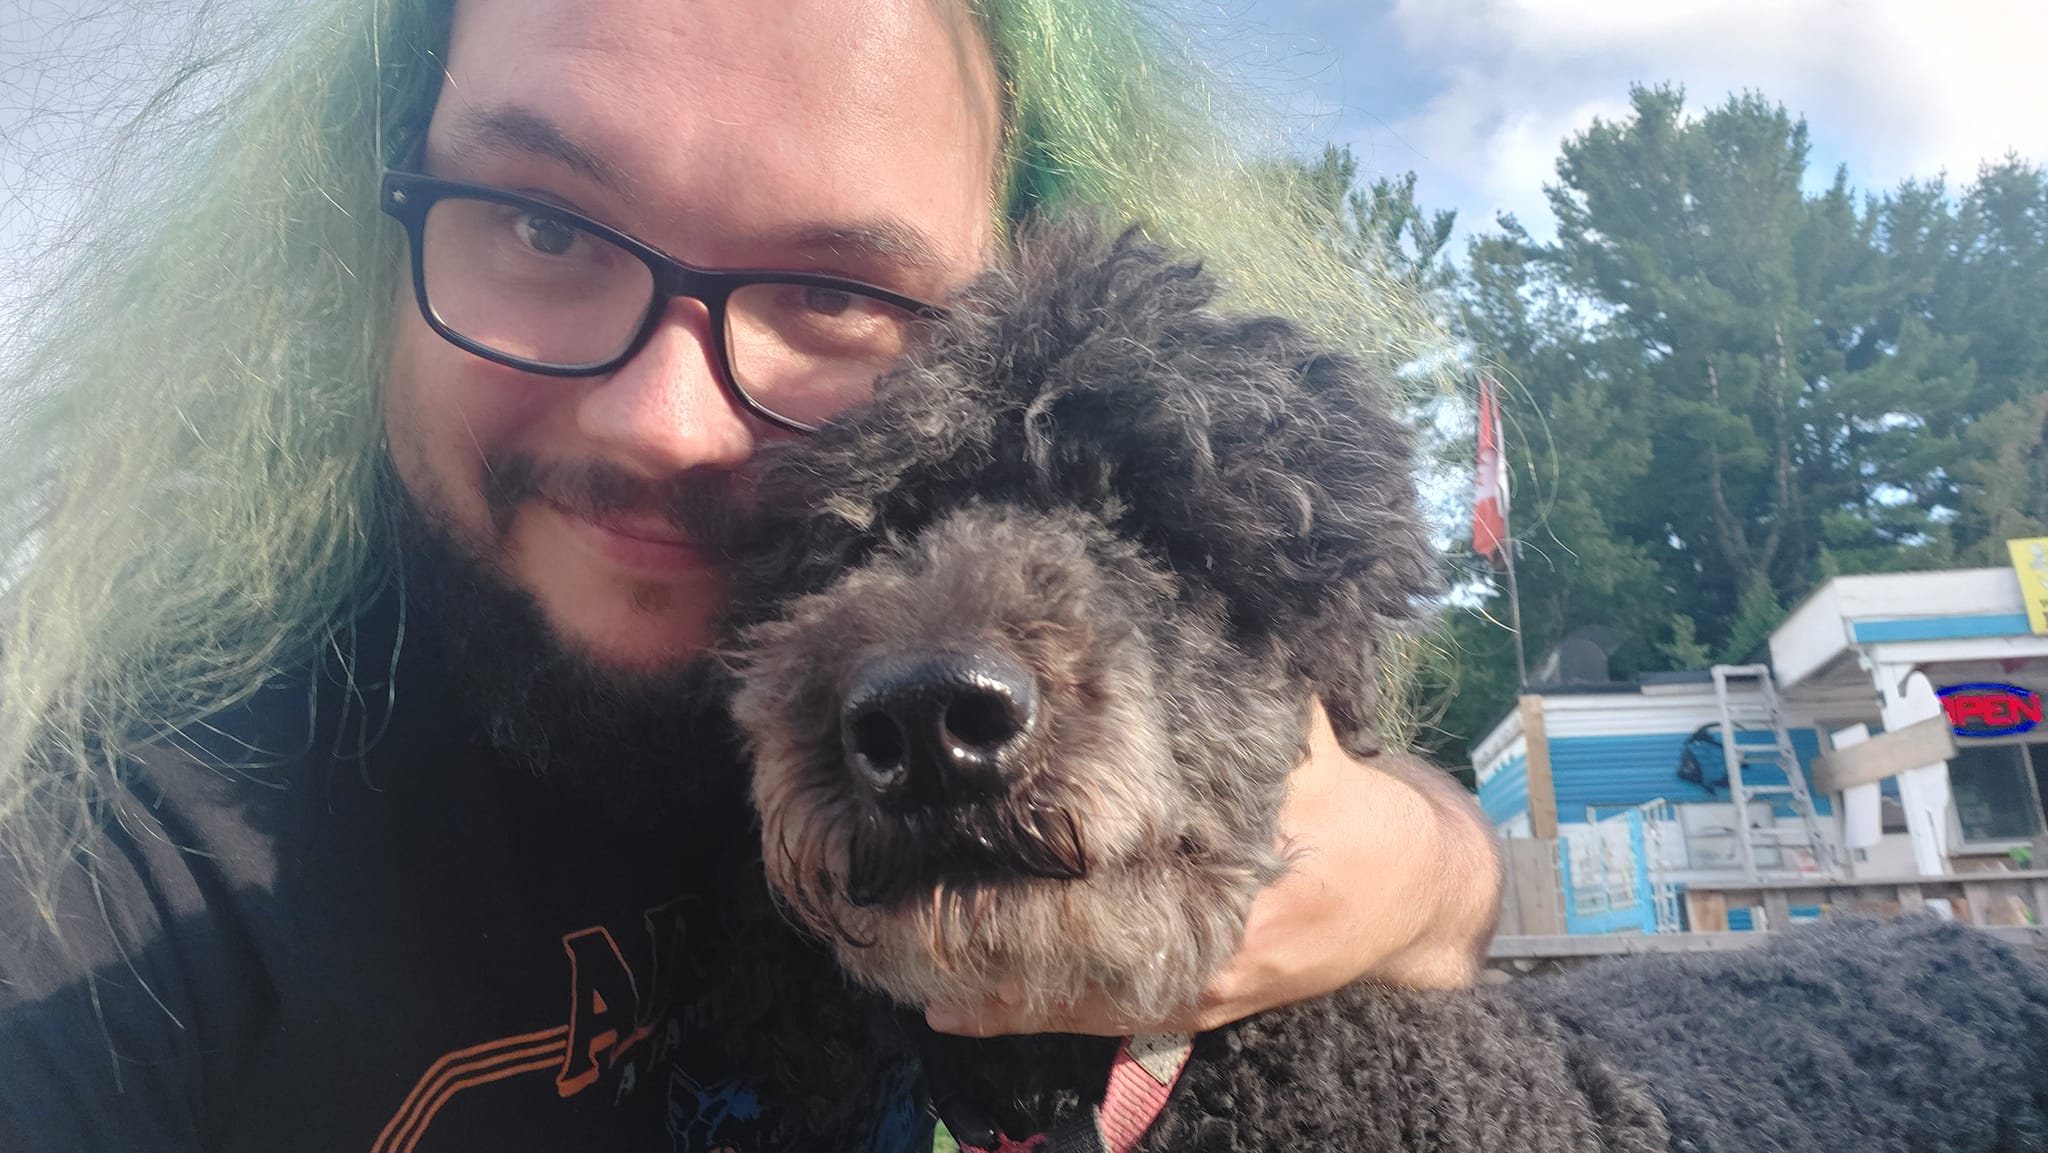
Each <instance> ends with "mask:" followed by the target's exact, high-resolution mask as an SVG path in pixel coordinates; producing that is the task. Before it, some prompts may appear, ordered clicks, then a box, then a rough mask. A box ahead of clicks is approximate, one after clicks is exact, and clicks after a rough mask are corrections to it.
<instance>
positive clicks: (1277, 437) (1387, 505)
mask: <svg viewBox="0 0 2048 1153" xmlns="http://www.w3.org/2000/svg"><path fill="white" fill-rule="evenodd" d="M1016 267H1017V272H1016V274H1015V275H1016V277H1017V279H1018V280H1019V282H1020V284H1021V286H1022V289H1023V295H1024V297H1025V300H1026V302H1027V303H1026V304H1025V306H1024V307H1023V308H1021V309H1018V310H1015V312H1014V313H1013V315H1015V316H1016V317H1018V318H1019V319H1020V322H1021V323H1024V324H1029V325H1033V326H1035V327H1034V332H1035V335H1033V334H1027V333H1024V332H1014V333H1013V338H1014V339H1015V340H1016V341H1018V342H1021V344H1022V345H1023V346H1024V347H1027V348H1031V349H1033V355H1032V358H1031V360H1032V369H1033V371H1032V377H1033V379H1032V380H1031V381H1029V382H1026V383H1022V384H1019V385H1018V386H1017V387H1021V388H1023V389H1025V390H1026V395H1025V396H1023V397H1022V398H1021V400H1020V404H1021V405H1022V408H1023V429H1022V431H1023V433H1024V436H1023V438H1022V440H1023V444H1024V445H1025V446H1026V452H1027V453H1028V454H1029V458H1030V459H1029V460H1028V462H1027V466H1028V468H1029V471H1030V472H1031V473H1032V474H1033V475H1034V476H1036V477H1037V478H1039V481H1040V483H1042V484H1045V485H1047V486H1050V487H1054V488H1057V489H1060V490H1063V491H1062V492H1060V493H1056V494H1053V495H1054V496H1055V498H1056V499H1057V498H1061V497H1064V498H1065V499H1080V500H1084V501H1085V500H1093V499H1100V498H1101V497H1102V495H1103V492H1102V491H1101V490H1106V492H1107V494H1108V498H1109V499H1110V500H1111V501H1113V502H1114V503H1115V504H1117V505H1120V506H1121V507H1120V509H1119V510H1118V511H1117V514H1116V515H1117V517H1118V519H1119V521H1120V524H1119V528H1120V529H1121V530H1122V531H1125V532H1127V533H1129V534H1130V535H1132V536H1134V537H1136V538H1137V539H1139V540H1142V541H1144V542H1146V543H1147V544H1149V545H1150V546H1152V547H1153V548H1155V549H1157V550H1159V551H1160V552H1161V553H1162V554H1163V555H1164V557H1165V558H1166V560H1167V562H1168V564H1169V566H1170V567H1171V568H1172V569H1173V570H1174V571H1175V572H1176V573H1179V574H1181V575H1182V576H1183V578H1184V579H1186V580H1189V581H1190V582H1193V583H1197V584H1201V585H1206V586H1208V587H1209V588H1211V589H1213V590H1215V591H1216V592H1217V593H1219V594H1221V596H1222V599H1223V601H1224V603H1225V604H1226V605H1227V606H1228V608H1229V612H1230V616H1231V623H1232V625H1233V627H1234V629H1235V630H1236V632H1237V633H1238V639H1239V641H1240V643H1243V644H1246V645H1247V646H1251V647H1263V646H1275V647H1277V648H1278V650H1279V651H1280V652H1281V653H1283V654H1284V655H1285V656H1286V657H1287V659H1288V660H1289V661H1290V662H1291V663H1292V664H1293V665H1294V666H1295V668H1296V669H1297V671H1298V672H1299V673H1300V675H1301V676H1302V677H1303V678H1304V679H1305V680H1306V681H1307V682H1308V683H1309V684H1310V685H1311V686H1312V687H1313V688H1314V690H1315V691H1316V692H1317V693H1318V694H1319V695H1321V696H1322V697H1323V699H1324V701H1325V703H1326V705H1327V706H1328V708H1329V711H1330V715H1331V719H1332V721H1333V723H1334V724H1335V725H1336V727H1337V729H1338V735H1339V736H1340V738H1342V739H1343V740H1344V743H1345V744H1346V746H1347V747H1350V748H1351V749H1352V750H1353V751H1355V752H1363V751H1366V750H1367V749H1369V748H1370V746H1371V745H1372V743H1373V736H1372V733H1371V731H1370V730H1371V723H1370V721H1371V718H1372V716H1373V715H1374V708H1373V694H1374V689H1375V686H1376V684H1377V682H1378V675H1377V673H1378V660H1377V656H1376V650H1377V642H1378V641H1379V639H1380V638H1381V636H1382V635H1383V634H1384V632H1385V631H1386V630H1387V629H1389V628H1391V627H1398V626H1399V625H1400V624H1401V623H1403V622H1406V621H1408V620H1410V619H1412V618H1414V617H1415V616H1416V615H1417V613H1418V611H1419V610H1420V607H1421V602H1422V601H1423V599H1424V598H1426V597H1428V596H1429V595H1431V594H1432V593H1434V592H1436V591H1437V590H1438V588H1439V570H1438V566H1437V561H1436V556H1435V553H1434V551H1433V549H1432V548H1431V547H1430V543H1429V540H1428V535H1427V532H1426V530H1425V528H1424V523H1423V520H1422V517H1421V515H1420V512H1419V509H1418V507H1417V501H1416V492H1415V480H1414V476H1413V471H1414V447H1413V440H1414V437H1413V434H1412V433H1411V431H1410V429H1409V428H1408V426H1407V424H1406V423H1405V421H1404V419H1403V417H1402V414H1401V412H1400V411H1399V408H1398V405H1397V402H1396V400H1395V398H1394V396H1393V395H1392V393H1391V392H1390V391H1389V390H1388V389H1387V388H1386V387H1385V386H1384V385H1383V383H1382V382H1381V380H1380V378H1379V377H1378V376H1377V375H1376V374H1375V373H1374V372H1373V371H1371V370H1370V369H1369V368H1368V367H1367V366H1366V365H1365V364H1364V363H1363V362H1361V361H1360V360H1358V359H1356V358H1353V357H1351V356H1348V355H1346V354H1344V353H1342V352H1340V351H1338V350H1336V349H1334V348H1332V347H1330V345H1329V344H1328V343H1327V342H1325V341H1321V340H1318V339H1316V338H1315V337H1313V336H1311V335H1310V334H1309V333H1308V332H1307V331H1306V330H1305V329H1304V328H1302V327H1301V326H1299V325H1297V324H1294V323H1292V322H1290V321H1287V320H1284V319H1281V318H1277V317H1271V316H1242V315H1230V314H1227V313H1224V312H1222V311H1220V310H1218V309H1217V308H1216V307H1214V304H1213V302H1214V299H1215V294H1216V285H1215V283H1214V281H1213V280H1212V279H1211V278H1210V277H1209V276H1208V275H1206V274H1205V273H1203V272H1202V270H1201V268H1200V266H1199V265H1198V264H1197V263H1195V262H1193V261H1189V260H1186V259H1181V258H1178V257H1176V256H1174V255H1173V254H1171V253H1169V252H1167V251H1165V250H1163V249H1161V248H1159V247H1158V246H1155V245H1153V244H1150V243H1148V242H1146V241H1145V240H1143V239H1142V238H1141V237H1140V236H1139V235H1138V234H1137V233H1136V232H1135V231H1131V232H1125V233H1124V234H1123V235H1122V236H1120V237H1117V238H1114V239H1106V238H1104V236H1103V234H1102V233H1101V232H1100V230H1097V229H1093V228H1091V227H1089V226H1088V225H1086V224H1085V223H1083V224H1073V223H1067V224H1061V225H1055V226H1045V227H1042V228H1041V229H1040V230H1039V231H1037V232H1036V233H1033V234H1028V235H1026V236H1025V237H1024V238H1023V240H1022V243H1021V246H1020V255H1019V259H1018V261H1017V265H1016Z"/></svg>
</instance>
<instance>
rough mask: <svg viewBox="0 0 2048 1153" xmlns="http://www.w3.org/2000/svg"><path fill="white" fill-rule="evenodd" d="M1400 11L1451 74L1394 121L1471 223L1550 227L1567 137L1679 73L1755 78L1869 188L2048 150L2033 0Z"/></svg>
mask: <svg viewBox="0 0 2048 1153" xmlns="http://www.w3.org/2000/svg"><path fill="white" fill-rule="evenodd" d="M1389 23H1390V25H1391V27H1392V28H1393V29H1395V31H1396V32H1397V34H1398V35H1399V37H1400V38H1401V40H1402V44H1403V48H1404V50H1405V51H1406V53H1407V54H1408V55H1409V56H1410V58H1411V60H1412V61H1413V62H1414V63H1418V64H1421V65H1422V66H1423V67H1424V68H1425V69H1427V70H1430V71H1433V72H1434V73H1435V74H1436V75H1438V76H1440V77H1441V78H1442V81H1443V86H1442V87H1441V88H1440V89H1439V90H1438V91H1437V93H1436V94H1435V96H1434V97H1433V98H1431V99H1430V100H1429V101H1428V102H1427V103H1426V105H1425V106H1424V107H1423V108H1422V109H1421V110H1420V111H1418V112H1416V113H1415V114H1413V115H1412V116H1410V117H1408V118H1406V119H1404V120H1402V121H1400V122H1398V123H1396V124H1395V125H1394V126H1393V127H1392V129H1391V130H1390V132H1389V133H1388V134H1390V135H1392V136H1393V137H1395V138H1397V139H1398V140H1400V141H1401V142H1403V144H1404V148H1403V149H1402V152H1403V153H1404V154H1405V155H1406V156H1410V157H1412V163H1413V165H1414V166H1415V167H1417V168H1419V169H1421V170H1422V172H1423V184H1424V189H1425V195H1427V190H1428V189H1430V188H1432V187H1435V188H1438V189H1442V190H1443V192H1441V193H1439V195H1448V196H1449V197H1450V199H1451V200H1452V201H1454V202H1455V206H1456V207H1458V208H1459V209H1460V210H1461V211H1460V215H1461V217H1462V218H1463V220H1464V223H1466V224H1467V225H1468V226H1483V225H1484V224H1485V223H1486V222H1488V221H1490V220H1491V218H1492V215H1493V213H1494V212H1495V211H1497V210H1501V209H1506V210H1510V211H1514V212H1516V213H1517V214H1518V215H1520V216H1521V217H1522V218H1523V219H1524V221H1525V222H1526V223H1529V224H1531V225H1534V226H1537V227H1539V228H1542V229H1544V230H1547V229H1548V227H1549V215H1548V210H1547V207H1546V206H1545V204H1544V202H1543V199H1542V194H1541V191H1540V189H1541V186H1542V184H1543V183H1544V182H1546V181H1548V180H1551V179H1553V178H1554V166H1555V162H1556V158H1557V154H1558V145H1559V143H1560V142H1561V141H1562V139H1563V138H1564V137H1565V136H1567V135H1569V134H1571V133H1573V132H1577V131H1580V130H1583V129H1584V128H1585V127H1586V126H1587V125H1589V124H1590V123H1591V122H1592V120H1593V118H1594V117H1595V116H1602V117H1614V116H1617V115H1622V114H1625V112H1626V94H1627V90H1628V86H1629V85H1630V84H1631V83H1634V82H1643V83H1659V82H1664V81H1670V82H1675V83H1678V84H1682V85H1684V86H1685V88H1686V91H1687V94H1688V102H1689V103H1690V104H1691V105H1692V106H1693V107H1695V108H1699V107H1704V106H1708V105H1711V104H1716V103H1719V102H1720V101H1721V100H1722V99H1724V98H1725V97H1726V96H1727V95H1728V94H1729V93H1730V92H1734V91H1740V90H1744V89H1753V90H1756V91H1760V92H1762V93H1764V94H1765V95H1767V96H1768V97H1770V98H1771V99H1774V100H1777V101H1780V102H1782V103H1783V104H1784V105H1785V106H1786V107H1787V108H1788V109H1790V110H1791V111H1792V112H1794V113H1795V114H1802V115H1804V116H1806V118H1807V119H1808V121H1809V123H1810V124H1811V126H1812V131H1813V136H1814V140H1815V142H1816V145H1817V148H1818V151H1819V152H1820V153H1821V155H1822V156H1823V157H1840V158H1841V159H1842V160H1844V161H1846V162H1847V163H1848V164H1849V166H1850V177H1851V180H1852V181H1853V182H1854V183H1855V184H1857V185H1858V186H1859V187H1862V188H1865V189H1882V188H1885V187H1888V186H1890V185H1892V184H1895V183H1896V182H1897V181H1899V180H1901V179H1904V178H1906V177H1910V176H1932V175H1934V174H1935V173H1937V172H1940V171H1944V170H1945V171H1947V172H1948V173H1949V175H1950V177H1951V182H1952V184H1960V183H1964V182H1967V181H1968V180H1969V179H1970V178H1971V177H1973V176H1974V175H1975V174H1976V171H1977V168H1978V166H1979V165H1980V164H1982V163H1984V162H1986V161H1991V160H1996V159H1998V158H1999V157H2001V156H2003V155H2004V154H2006V153H2007V152H2009V151H2010V152H2018V153H2020V154H2021V155H2023V156H2026V157H2029V158H2031V159H2034V160H2036V161H2042V160H2048V70H2044V69H2041V68H2039V67H2038V66H2037V63H2036V61H2037V58H2038V54H2039V51H2040V46H2041V45H2042V44H2043V43H2048V5H2044V4H2040V3H2037V2H2035V0H1947V2H1945V3H1934V2H1932V0H1857V2H1853V3H1852V2H1850V0H1637V2H1627V0H1618V2H1617V0H1394V5H1393V10H1392V12H1391V14H1390V20H1389ZM1358 135H1360V136H1363V137H1368V138H1371V137H1379V138H1381V139H1384V137H1383V136H1381V134H1380V133H1378V132H1375V131H1374V130H1373V129H1372V128H1371V127H1370V126H1364V125H1361V126H1359V130H1358ZM1396 159H1399V158H1398V157H1397V158H1396ZM1402 166H1405V165H1400V164H1390V165H1386V167H1389V168H1392V167H1402ZM1822 175H1823V176H1824V175H1825V174H1824V173H1823V174H1822Z"/></svg>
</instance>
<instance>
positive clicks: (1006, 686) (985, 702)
mask: <svg viewBox="0 0 2048 1153" xmlns="http://www.w3.org/2000/svg"><path fill="white" fill-rule="evenodd" d="M1037 707H1038V698H1037V693H1036V691H1035V689H1034V686H1033V681H1032V677H1031V674H1030V673H1029V672H1027V671H1025V670H1024V669H1023V668H1021V667H1020V666H1018V665H1017V664H1016V663H1015V662H1013V661H1010V660H1008V659H1006V658H1003V657H1000V656H997V655H994V654H991V653H986V652H979V653H959V652H945V651H939V652H908V653H897V654H892V655H889V656H882V657H876V658H873V659H870V660H868V661H865V662H863V663H862V664H861V665H860V666H859V667H858V668H857V669H856V670H855V672H854V675H853V677H852V678H851V680H850V681H849V683H848V685H847V689H846V695H845V696H844V697H843V698H842V699H841V704H840V721H839V723H840V741H841V745H842V747H843V748H844V749H845V755H846V761H847V767H848V768H849V769H850V770H852V772H853V773H854V775H855V776H856V777H857V778H858V779H860V780H861V781H863V782H864V783H865V784H866V785H867V786H868V787H869V788H872V789H873V790H875V792H876V793H877V794H878V796H879V797H880V798H881V799H882V800H883V801H885V802H887V803H889V804H892V805H907V806H921V805H936V804H946V803H960V802H965V801H970V800H975V799H981V798H987V797H992V796H998V795H1000V794H1001V793H1002V792H1003V790H1004V789H1005V788H1006V787H1007V780H1006V777H1007V775H1008V774H1009V773H1011V772H1013V771H1015V770H1016V768H1017V767H1018V766H1019V765H1021V764H1022V763H1023V762H1022V753H1023V750H1024V749H1025V748H1026V746H1027V745H1028V744H1029V742H1030V733H1031V730H1032V728H1033V718H1034V716H1035V715H1036V711H1037Z"/></svg>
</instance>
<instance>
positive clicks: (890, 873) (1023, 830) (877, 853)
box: [845, 806, 1088, 907]
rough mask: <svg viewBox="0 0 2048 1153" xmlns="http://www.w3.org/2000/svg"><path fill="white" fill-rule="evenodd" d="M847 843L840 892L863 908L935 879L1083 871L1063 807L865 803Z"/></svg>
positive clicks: (1080, 845)
mask: <svg viewBox="0 0 2048 1153" xmlns="http://www.w3.org/2000/svg"><path fill="white" fill-rule="evenodd" d="M848 833H849V835H848V837H847V842H846V850H847V852H846V882H845V896H846V900H847V902H848V903H849V904H852V905H854V906H856V907H869V906H874V905H881V904H887V903H890V902H892V901H897V900H901V899H904V898H907V897H910V896H913V895H916V894H920V893H926V892H929V891H930V890H931V889H932V887H933V886H935V885H938V884H941V883H957V882H961V881H974V880H996V879H999V878H1002V877H1017V876H1025V877H1035V878H1039V879H1042V880H1049V881H1078V880H1083V879H1085V878H1086V877H1087V876H1088V854H1087V850H1086V848H1085V847H1084V842H1083V840H1082V837H1081V826H1080V822H1079V821H1078V820H1077V819H1076V817H1075V815H1074V813H1073V812H1072V811H1071V810H1069V809H1065V808H1042V807H1036V806H1034V807H1031V808H1028V809H1023V810H1017V811H997V810H994V809H990V808H987V807H983V806H975V807H971V808H953V809H945V810H935V811H929V812H914V813H884V812H882V811H880V810H877V809H872V808H870V809H867V810H866V811H865V812H863V813H861V814H860V815H859V816H858V817H857V818H855V820H854V823H853V827H852V828H851V829H849V830H848Z"/></svg>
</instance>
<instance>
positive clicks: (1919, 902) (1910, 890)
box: [1898, 885, 1927, 913]
mask: <svg viewBox="0 0 2048 1153" xmlns="http://www.w3.org/2000/svg"><path fill="white" fill-rule="evenodd" d="M1898 892H1899V911H1900V912H1902V913H1924V912H1926V911H1927V898H1926V897H1925V896H1924V895H1923V894H1922V893H1921V892H1920V886H1918V885H1900V886H1898Z"/></svg>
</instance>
